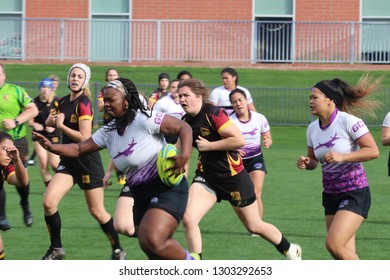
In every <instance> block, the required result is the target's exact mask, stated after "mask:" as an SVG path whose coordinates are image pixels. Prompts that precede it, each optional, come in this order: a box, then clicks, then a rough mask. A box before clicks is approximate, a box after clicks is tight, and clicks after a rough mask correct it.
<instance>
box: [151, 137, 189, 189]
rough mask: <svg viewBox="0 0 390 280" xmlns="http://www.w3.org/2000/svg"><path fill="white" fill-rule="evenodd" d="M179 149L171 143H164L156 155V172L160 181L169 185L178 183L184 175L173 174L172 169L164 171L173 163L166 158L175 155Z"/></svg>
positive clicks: (172, 185)
mask: <svg viewBox="0 0 390 280" xmlns="http://www.w3.org/2000/svg"><path fill="white" fill-rule="evenodd" d="M178 153H179V151H178V150H177V148H176V146H175V145H172V144H166V145H165V146H164V147H162V148H161V150H160V152H159V153H158V156H157V172H158V176H160V179H161V181H163V183H164V184H165V185H167V186H169V187H174V186H177V185H179V184H180V182H181V180H182V179H183V177H184V174H182V173H181V174H180V175H177V176H176V175H173V176H170V175H171V174H172V170H169V171H165V170H166V169H167V168H169V167H171V166H172V165H174V163H175V162H174V161H173V160H169V159H167V158H169V157H173V156H175V155H177V154H178Z"/></svg>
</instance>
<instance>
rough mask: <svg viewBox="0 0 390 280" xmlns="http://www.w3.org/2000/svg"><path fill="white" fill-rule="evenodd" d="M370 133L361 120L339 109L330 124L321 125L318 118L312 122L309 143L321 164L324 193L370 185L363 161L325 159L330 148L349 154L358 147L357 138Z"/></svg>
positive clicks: (308, 137) (309, 128) (308, 131)
mask: <svg viewBox="0 0 390 280" xmlns="http://www.w3.org/2000/svg"><path fill="white" fill-rule="evenodd" d="M367 133H370V131H369V130H368V128H367V126H366V125H365V123H364V122H363V121H362V120H361V119H359V118H357V117H355V116H353V115H350V114H347V113H345V112H342V111H339V110H337V109H336V110H335V111H334V112H333V114H332V116H331V122H330V124H329V125H328V126H326V127H320V123H319V120H318V119H317V120H315V121H314V122H312V123H311V124H310V125H309V127H308V129H307V135H306V137H307V145H308V147H310V148H312V149H313V151H314V154H315V156H316V158H317V159H318V160H319V161H320V162H321V164H322V183H323V188H324V192H325V193H343V192H348V191H353V190H357V189H362V188H365V187H368V181H367V177H366V173H365V171H364V168H363V165H362V163H361V162H339V163H326V162H324V157H325V154H326V153H327V152H329V151H334V152H336V153H340V154H348V153H352V152H354V151H357V150H359V145H358V144H357V143H356V141H357V140H358V139H359V138H361V137H362V136H364V135H366V134H367Z"/></svg>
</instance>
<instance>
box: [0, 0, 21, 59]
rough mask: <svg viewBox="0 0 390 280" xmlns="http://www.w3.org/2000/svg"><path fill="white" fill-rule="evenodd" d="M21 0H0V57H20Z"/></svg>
mask: <svg viewBox="0 0 390 280" xmlns="http://www.w3.org/2000/svg"><path fill="white" fill-rule="evenodd" d="M23 6H24V2H23V0H2V1H1V5H0V26H1V28H0V59H20V58H21V57H22V47H21V46H22V44H21V40H22V30H23V29H22V26H23V24H22V17H23Z"/></svg>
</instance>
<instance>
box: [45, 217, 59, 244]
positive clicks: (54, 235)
mask: <svg viewBox="0 0 390 280" xmlns="http://www.w3.org/2000/svg"><path fill="white" fill-rule="evenodd" d="M45 221H46V225H47V230H48V231H49V236H50V244H51V246H52V247H53V248H61V247H62V243H61V217H60V213H58V211H57V212H55V213H54V214H53V215H51V216H45Z"/></svg>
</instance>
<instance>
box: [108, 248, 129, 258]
mask: <svg viewBox="0 0 390 280" xmlns="http://www.w3.org/2000/svg"><path fill="white" fill-rule="evenodd" d="M111 259H112V260H127V254H126V251H124V250H122V249H115V250H114V251H113V252H112V255H111Z"/></svg>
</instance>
